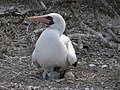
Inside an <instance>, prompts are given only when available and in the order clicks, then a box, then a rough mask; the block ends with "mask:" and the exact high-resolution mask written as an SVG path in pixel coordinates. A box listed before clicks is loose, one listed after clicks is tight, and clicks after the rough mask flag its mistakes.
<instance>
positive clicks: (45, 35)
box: [28, 13, 77, 79]
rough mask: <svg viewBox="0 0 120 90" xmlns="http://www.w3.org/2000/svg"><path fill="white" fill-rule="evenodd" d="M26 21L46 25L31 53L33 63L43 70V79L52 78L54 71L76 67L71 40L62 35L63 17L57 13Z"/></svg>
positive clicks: (64, 24)
mask: <svg viewBox="0 0 120 90" xmlns="http://www.w3.org/2000/svg"><path fill="white" fill-rule="evenodd" d="M28 19H29V20H31V21H39V22H41V23H45V24H47V25H48V28H47V29H46V30H45V31H43V32H42V34H41V35H40V37H39V39H38V40H37V42H36V45H35V49H34V51H33V53H32V61H33V63H35V65H36V66H38V67H42V68H43V69H44V72H43V78H44V79H47V78H54V77H55V75H54V74H56V73H55V71H63V70H66V69H67V68H68V67H69V66H70V65H73V66H74V67H76V65H77V58H76V54H75V50H74V48H73V45H72V43H71V40H70V39H69V38H68V37H67V36H66V35H64V34H63V32H64V31H65V26H66V23H65V20H64V19H63V17H62V16H61V15H60V14H57V13H50V14H47V15H42V16H32V17H29V18H28ZM57 67H58V68H57ZM55 68H57V69H55Z"/></svg>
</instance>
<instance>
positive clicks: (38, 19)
mask: <svg viewBox="0 0 120 90" xmlns="http://www.w3.org/2000/svg"><path fill="white" fill-rule="evenodd" d="M45 17H46V16H32V17H28V19H29V20H30V21H38V22H41V23H45V24H48V23H49V22H50V21H49V20H47V19H46V18H45Z"/></svg>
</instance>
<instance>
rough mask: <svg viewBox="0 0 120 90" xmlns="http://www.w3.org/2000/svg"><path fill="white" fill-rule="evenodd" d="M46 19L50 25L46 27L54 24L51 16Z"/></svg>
mask: <svg viewBox="0 0 120 90" xmlns="http://www.w3.org/2000/svg"><path fill="white" fill-rule="evenodd" d="M46 19H47V20H49V21H50V23H48V25H52V24H54V21H53V18H52V17H51V16H47V17H46Z"/></svg>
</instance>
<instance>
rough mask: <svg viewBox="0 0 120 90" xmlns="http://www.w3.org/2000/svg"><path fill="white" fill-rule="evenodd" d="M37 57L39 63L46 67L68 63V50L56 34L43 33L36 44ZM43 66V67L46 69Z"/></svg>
mask: <svg viewBox="0 0 120 90" xmlns="http://www.w3.org/2000/svg"><path fill="white" fill-rule="evenodd" d="M35 49H36V55H37V57H38V60H39V63H40V64H41V65H44V66H45V63H47V65H46V66H52V65H53V64H54V65H60V66H61V65H63V64H66V63H67V48H66V46H65V45H64V43H63V42H62V41H61V40H60V38H59V36H58V35H57V34H55V33H43V34H42V35H41V36H40V38H39V39H38V41H37V43H36V47H35ZM44 66H43V67H44Z"/></svg>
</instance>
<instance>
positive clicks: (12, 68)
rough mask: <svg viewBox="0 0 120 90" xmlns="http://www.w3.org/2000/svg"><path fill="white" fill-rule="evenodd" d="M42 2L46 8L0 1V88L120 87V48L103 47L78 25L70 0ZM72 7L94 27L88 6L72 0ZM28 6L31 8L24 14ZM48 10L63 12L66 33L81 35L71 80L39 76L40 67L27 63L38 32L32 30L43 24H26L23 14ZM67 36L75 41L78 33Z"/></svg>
mask: <svg viewBox="0 0 120 90" xmlns="http://www.w3.org/2000/svg"><path fill="white" fill-rule="evenodd" d="M53 1H54V0H53ZM44 3H45V5H46V6H47V7H48V8H49V10H48V11H46V10H43V11H42V10H41V11H39V9H41V8H42V7H40V5H39V4H37V3H36V2H34V1H27V0H26V1H24V0H19V2H18V0H17V1H14V0H11V1H7V0H2V1H1V2H0V14H2V13H8V15H6V16H4V17H2V16H1V17H0V90H120V51H119V50H117V49H115V48H111V47H107V46H106V45H104V44H103V43H102V42H101V41H100V40H99V39H98V38H96V37H95V35H94V34H92V33H90V32H88V31H86V30H83V29H81V27H80V24H79V21H78V20H76V19H75V18H74V17H73V16H72V14H71V11H70V5H71V4H69V3H58V2H56V3H54V2H52V1H47V0H46V1H45V2H44ZM53 3H54V4H53ZM73 9H74V11H75V12H76V15H78V16H79V15H81V17H82V18H83V20H85V19H86V18H87V19H86V20H85V22H86V23H87V24H89V26H91V27H93V28H96V27H97V25H96V20H95V18H94V15H93V12H92V10H91V8H88V7H86V6H84V5H83V6H82V5H81V8H79V9H80V10H79V9H78V8H77V7H76V6H75V4H73ZM30 10H33V12H29V13H27V14H25V12H28V11H30ZM34 10H38V11H34ZM10 12H17V13H20V14H21V16H20V15H18V16H17V15H16V16H15V15H12V14H11V13H10ZM49 12H57V13H60V14H61V15H63V17H64V18H65V20H66V23H67V27H66V31H65V34H66V35H68V36H70V35H73V34H81V35H83V37H81V44H83V48H76V54H77V58H78V62H79V63H78V66H77V68H72V67H71V71H72V72H73V73H74V75H75V77H76V79H75V80H71V79H61V80H46V81H45V80H43V79H42V77H41V73H42V70H38V69H36V68H35V67H34V66H32V65H31V53H32V50H33V49H34V44H35V42H36V40H37V38H38V35H39V34H36V33H35V32H34V33H33V31H34V30H38V29H39V28H41V27H43V25H42V24H39V25H38V23H31V24H30V22H29V21H28V20H27V17H28V16H31V15H42V14H44V13H49ZM78 12H79V13H78ZM9 14H10V15H9ZM99 17H100V18H101V19H102V20H103V21H105V23H108V22H112V19H111V18H109V16H107V15H104V14H99ZM35 26H37V27H35ZM41 29H42V28H41ZM27 30H28V31H27ZM101 31H102V30H100V32H101ZM84 35H85V36H84ZM87 35H88V36H87ZM71 40H72V41H73V42H75V43H78V37H72V38H71Z"/></svg>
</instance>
